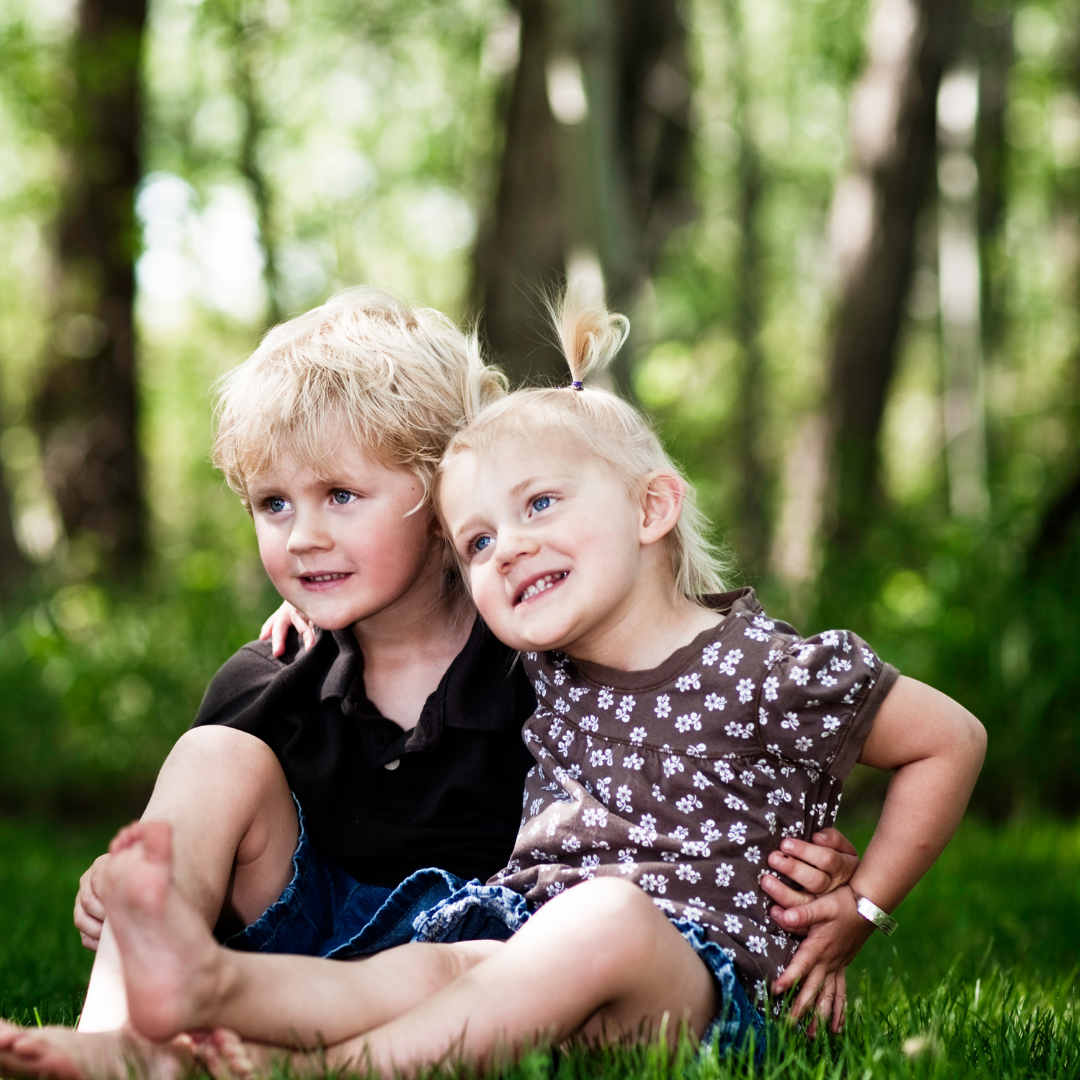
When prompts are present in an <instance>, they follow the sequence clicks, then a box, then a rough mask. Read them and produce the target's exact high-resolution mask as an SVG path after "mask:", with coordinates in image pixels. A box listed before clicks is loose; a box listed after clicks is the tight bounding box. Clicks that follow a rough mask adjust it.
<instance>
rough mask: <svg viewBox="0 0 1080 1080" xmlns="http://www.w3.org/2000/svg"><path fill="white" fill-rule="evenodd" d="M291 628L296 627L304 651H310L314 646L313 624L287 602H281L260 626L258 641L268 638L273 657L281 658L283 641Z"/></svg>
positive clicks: (283, 646)
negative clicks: (271, 646)
mask: <svg viewBox="0 0 1080 1080" xmlns="http://www.w3.org/2000/svg"><path fill="white" fill-rule="evenodd" d="M291 626H295V627H296V632H297V633H298V634H299V635H300V640H301V641H302V642H303V643H304V648H305V649H310V648H311V646H312V645H314V644H315V626H314V624H313V623H311V622H309V621H308V618H307V616H306V615H305V614H304V613H303V612H302V611H297V609H296V608H294V607H293V606H292V604H290V603H289V601H288V600H282V601H281V607H279V608H278V609H277V611H275V612H274V614H273V615H271V616H270V618H269V619H267V620H266V622H264V623H263V624H262V629H261V630H260V631H259V640H260V641H265V640H266V639H267V638H270V641H271V644H272V645H273V649H274V655H275V656H281V654H282V653H284V652H285V639H286V638H287V637H288V636H289V627H291Z"/></svg>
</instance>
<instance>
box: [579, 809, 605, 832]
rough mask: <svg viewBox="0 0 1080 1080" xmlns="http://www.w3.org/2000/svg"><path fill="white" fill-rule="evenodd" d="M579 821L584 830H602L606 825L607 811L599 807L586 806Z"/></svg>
mask: <svg viewBox="0 0 1080 1080" xmlns="http://www.w3.org/2000/svg"><path fill="white" fill-rule="evenodd" d="M581 820H582V823H583V824H584V825H585V827H586V828H590V829H603V828H604V827H605V826H606V825H607V811H606V810H604V809H603V808H602V807H599V806H587V807H586V808H585V811H584V813H582V815H581Z"/></svg>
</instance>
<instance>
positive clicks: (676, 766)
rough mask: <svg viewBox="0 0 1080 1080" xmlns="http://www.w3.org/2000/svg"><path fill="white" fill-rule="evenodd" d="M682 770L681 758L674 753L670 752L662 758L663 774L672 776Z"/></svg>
mask: <svg viewBox="0 0 1080 1080" xmlns="http://www.w3.org/2000/svg"><path fill="white" fill-rule="evenodd" d="M683 770H684V766H683V763H682V759H681V758H679V757H677V756H676V755H675V754H671V755H669V756H668V757H666V758H664V775H665V776H674V775H675V774H676V773H680V772H682V771H683Z"/></svg>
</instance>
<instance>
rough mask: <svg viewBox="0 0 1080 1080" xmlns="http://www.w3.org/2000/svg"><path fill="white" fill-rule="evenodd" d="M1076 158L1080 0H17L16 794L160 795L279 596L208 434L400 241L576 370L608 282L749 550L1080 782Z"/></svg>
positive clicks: (467, 305) (687, 456)
mask: <svg viewBox="0 0 1080 1080" xmlns="http://www.w3.org/2000/svg"><path fill="white" fill-rule="evenodd" d="M1078 196H1080V4H1078V3H1077V2H1076V0H1032V2H1028V3H1007V2H1003V0H974V2H963V0H874V2H873V3H868V2H867V0H752V2H751V0H678V2H676V0H517V2H516V3H510V4H508V3H505V2H503V0H457V2H455V3H443V2H438V0H305V2H304V3H292V4H290V2H289V0H201V2H200V0H3V2H2V3H0V365H2V367H0V374H2V380H0V397H2V401H0V420H2V434H0V459H2V465H3V469H2V478H3V489H4V490H3V494H4V498H2V499H0V587H2V591H3V595H2V598H0V600H2V603H0V610H2V621H0V810H2V811H4V812H7V813H9V814H19V815H26V814H30V815H34V816H37V817H41V816H42V815H45V816H53V817H61V818H64V817H70V815H72V814H77V815H80V816H85V815H87V814H95V813H105V814H112V815H116V814H119V813H121V812H131V811H135V812H137V810H138V809H139V807H140V804H141V801H142V800H143V799H145V796H146V794H147V792H148V790H149V785H150V784H151V783H152V780H153V777H154V775H155V773H156V771H157V768H158V766H159V764H160V762H161V761H162V759H163V757H164V755H165V753H166V752H167V750H168V748H169V746H170V745H171V744H172V742H173V741H174V740H175V739H176V737H177V736H178V735H179V734H180V732H182V731H183V730H184V729H185V727H186V726H187V724H188V723H189V722H190V719H191V717H192V716H193V715H194V713H195V711H196V708H197V706H198V703H199V699H200V696H201V693H202V690H203V688H204V687H205V685H206V683H207V681H208V680H209V679H210V677H211V676H212V675H213V673H214V671H215V670H216V668H217V667H218V666H219V665H220V664H221V663H222V662H223V661H224V659H225V658H226V657H227V656H228V655H229V654H230V652H232V651H233V650H234V649H235V648H237V647H238V646H239V645H240V644H241V643H243V642H244V641H246V640H250V639H251V638H252V637H253V636H254V635H255V633H256V632H257V629H258V627H259V625H260V623H261V622H262V620H263V619H264V618H265V616H266V615H267V614H269V612H270V611H271V610H273V608H274V606H275V605H276V597H275V596H274V594H273V593H272V591H271V589H270V588H269V586H268V584H267V582H266V581H265V578H264V575H263V573H262V571H261V567H260V565H259V562H258V556H257V552H256V548H255V543H254V536H253V532H252V529H251V526H250V523H249V521H248V519H247V516H246V514H245V513H244V511H243V509H242V508H241V506H240V505H239V503H238V500H237V499H236V498H235V496H234V495H233V494H232V493H230V492H229V491H228V490H227V488H225V486H224V485H223V483H222V481H221V478H220V476H219V475H217V474H216V473H215V472H214V471H213V470H212V469H211V467H210V465H209V463H208V460H207V453H208V447H209V442H210V434H211V397H210V387H211V384H212V383H213V382H214V380H215V379H216V378H217V377H218V376H219V375H220V374H221V373H223V372H224V371H225V370H227V369H228V368H229V367H230V366H231V365H232V364H233V363H234V362H235V361H236V360H237V359H239V358H240V357H242V356H244V355H245V354H246V353H248V352H249V351H250V350H251V349H252V348H253V347H254V345H255V344H256V342H257V340H258V338H259V336H260V334H261V332H262V331H263V330H264V329H265V328H266V327H267V326H268V325H270V324H272V323H273V322H275V321H276V320H278V319H279V318H281V317H283V316H285V315H288V314H290V313H295V312H299V311H301V310H304V309H305V308H307V307H309V306H312V305H314V304H316V303H319V302H320V301H321V300H323V299H324V298H325V297H326V296H327V295H328V294H329V293H330V292H332V291H333V290H334V289H337V288H340V287H343V286H347V285H351V284H354V283H357V282H363V281H373V282H376V283H379V284H386V285H390V286H392V287H393V288H395V289H396V290H398V291H399V292H400V293H402V294H404V295H405V296H407V297H409V298H411V299H415V300H419V301H422V302H425V303H429V304H432V305H434V306H436V307H438V308H441V309H443V310H446V311H449V312H450V313H452V314H453V315H454V316H455V317H457V318H459V319H461V320H463V321H468V320H470V319H472V318H479V320H480V323H479V324H480V327H481V330H482V332H483V334H484V336H485V340H486V341H487V343H488V345H489V347H490V349H491V351H492V354H493V355H494V357H495V358H496V359H498V360H499V361H501V362H502V363H503V364H504V366H505V368H506V370H507V371H508V372H509V373H510V374H511V376H512V378H513V380H514V381H515V382H522V381H529V380H535V379H544V378H550V377H552V376H554V375H555V374H557V372H558V363H557V360H556V358H555V354H554V352H553V349H552V346H551V343H550V339H549V336H548V335H547V332H546V330H545V326H544V317H543V312H542V304H541V303H540V300H539V296H540V290H541V288H542V287H543V286H545V285H547V286H550V285H551V284H552V283H554V282H557V281H559V280H562V279H564V278H565V277H569V278H571V279H574V278H575V277H584V278H591V279H593V280H598V281H601V282H602V283H603V286H604V288H605V289H606V291H607V293H608V295H609V296H610V297H611V298H612V301H613V303H614V304H615V305H616V306H618V307H620V308H621V309H622V310H625V311H627V312H628V313H629V314H630V316H631V319H632V324H633V334H632V337H631V340H630V342H629V345H628V347H627V349H626V350H625V351H624V353H623V356H622V359H621V361H620V363H619V366H618V369H617V371H616V373H615V382H616V384H617V386H618V388H619V389H620V390H622V391H623V392H625V393H626V394H628V395H631V396H632V397H634V398H635V399H636V400H637V401H639V402H640V403H641V404H642V405H643V406H644V407H646V408H647V409H648V410H650V411H651V412H652V413H653V415H654V416H655V418H656V421H657V423H658V425H659V428H660V430H661V432H662V434H663V437H664V438H665V440H666V441H667V442H668V443H669V445H670V446H671V448H672V450H673V452H674V454H675V456H676V458H677V459H679V460H680V461H682V462H683V463H684V464H685V465H686V467H687V468H688V469H689V471H690V474H691V475H692V477H693V479H694V480H695V481H696V483H697V484H698V486H699V489H700V493H701V500H702V503H703V505H704V508H705V509H706V511H707V513H708V514H709V515H710V517H711V519H712V520H713V521H715V522H716V523H717V526H718V530H719V531H718V535H719V536H721V537H722V538H723V539H724V540H725V542H729V543H730V544H731V545H732V548H733V550H734V552H735V554H736V556H737V561H738V565H739V568H740V569H739V574H740V581H741V582H746V583H751V584H753V585H755V587H756V588H757V589H758V591H759V593H760V595H761V596H762V597H763V600H764V602H765V604H766V607H767V608H768V610H770V611H771V612H773V613H774V614H777V615H780V616H783V617H786V618H788V619H789V620H791V621H793V622H796V624H797V625H799V626H800V628H803V629H805V630H806V631H807V632H809V631H812V630H814V629H819V628H822V627H824V626H826V625H844V626H850V627H852V628H853V629H855V630H857V631H858V632H859V633H860V634H861V635H862V636H864V637H866V638H867V639H868V640H870V641H872V642H873V643H874V645H875V647H876V648H877V649H878V650H879V651H880V652H881V653H882V654H883V655H884V656H885V657H886V658H888V659H889V660H890V661H892V662H893V663H895V664H896V665H897V666H899V667H900V668H901V669H902V670H903V671H905V672H906V673H908V674H911V675H913V676H915V677H917V678H920V679H924V680H926V681H927V682H930V683H932V684H934V685H935V686H938V687H940V688H941V689H942V690H944V691H945V692H947V693H949V694H951V695H952V696H954V697H955V698H957V699H958V700H959V701H961V702H962V703H964V704H965V705H966V706H967V707H969V708H970V709H971V710H972V711H973V712H974V713H976V714H977V715H978V716H979V717H980V718H981V719H982V720H983V722H984V723H985V724H986V726H987V729H988V731H989V734H990V744H989V745H990V749H989V754H988V758H987V765H986V769H985V771H984V774H983V776H982V779H981V780H980V783H979V787H978V789H977V791H976V795H975V799H974V804H973V805H974V807H975V810H976V812H977V813H979V814H981V815H982V816H983V817H984V818H986V819H988V820H990V821H991V822H1002V821H1004V820H1005V819H1007V818H1010V817H1014V818H1015V817H1017V816H1020V817H1024V816H1029V817H1030V816H1031V815H1039V814H1052V815H1061V816H1065V817H1074V816H1075V814H1076V812H1077V810H1078V808H1080V735H1078V732H1080V725H1078V722H1077V717H1076V702H1077V701H1078V700H1080V423H1078V419H1080V417H1078V411H1080V321H1078V318H1077V301H1078V298H1080V296H1078V294H1080V277H1078V270H1080V200H1078ZM860 792H861V795H860ZM878 794H880V792H879V790H878V789H876V788H875V787H874V785H873V782H872V781H871V780H869V779H868V778H864V777H859V778H857V780H856V784H855V787H854V795H855V796H856V800H857V799H858V798H859V797H863V798H865V799H867V800H872V799H873V798H874V797H876V795H878Z"/></svg>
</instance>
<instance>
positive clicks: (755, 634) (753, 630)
mask: <svg viewBox="0 0 1080 1080" xmlns="http://www.w3.org/2000/svg"><path fill="white" fill-rule="evenodd" d="M744 633H745V635H746V636H747V637H748V638H749V639H750V640H751V641H768V640H769V635H768V634H767V633H766V632H765V631H764V630H762V629H761V628H760V627H757V626H748V627H747V628H746V630H745V631H744Z"/></svg>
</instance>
